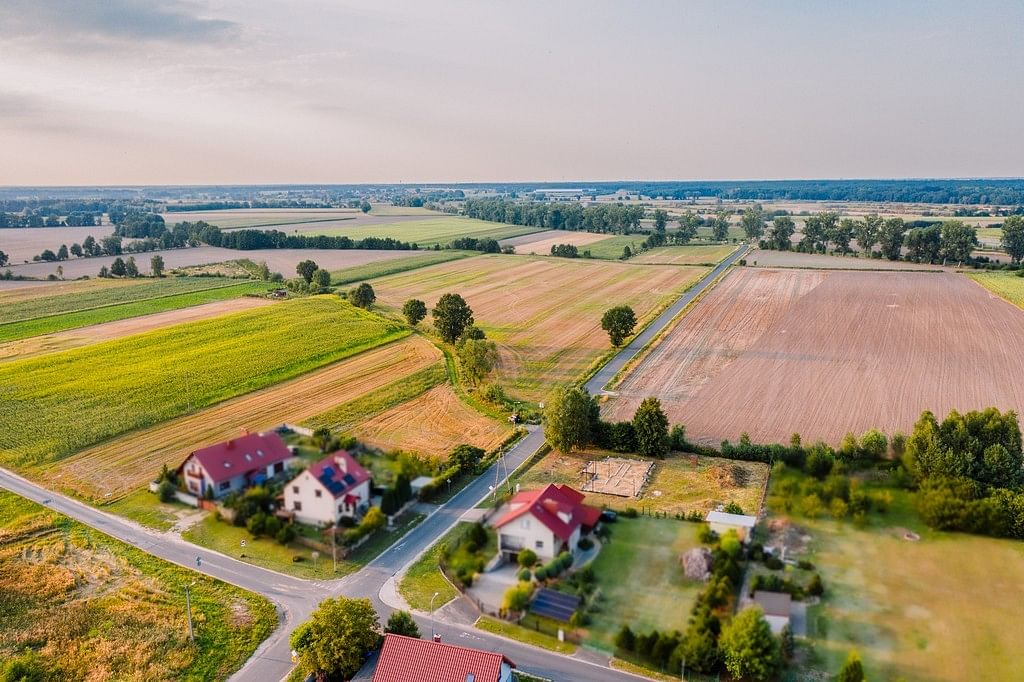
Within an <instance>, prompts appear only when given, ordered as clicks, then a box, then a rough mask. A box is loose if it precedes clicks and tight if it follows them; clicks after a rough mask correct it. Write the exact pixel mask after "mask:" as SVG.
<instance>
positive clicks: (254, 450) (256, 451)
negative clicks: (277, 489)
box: [178, 431, 292, 499]
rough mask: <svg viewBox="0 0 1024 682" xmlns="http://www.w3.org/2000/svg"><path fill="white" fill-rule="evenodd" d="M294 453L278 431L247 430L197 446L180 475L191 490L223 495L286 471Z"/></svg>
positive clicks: (181, 467) (205, 493)
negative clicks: (228, 437)
mask: <svg viewBox="0 0 1024 682" xmlns="http://www.w3.org/2000/svg"><path fill="white" fill-rule="evenodd" d="M291 457H292V453H291V451H289V450H288V446H287V445H285V442H284V441H283V440H281V437H280V436H279V435H277V434H276V433H274V432H272V431H271V432H267V433H246V434H244V435H242V436H239V437H238V438H232V439H231V440H227V441H224V442H223V443H217V444H216V445H210V446H208V447H205V448H200V449H199V450H196V451H195V452H193V453H192V454H190V455H189V456H188V458H187V459H186V460H185V461H184V462H183V463H182V465H181V466H180V467H178V475H179V477H181V478H182V479H183V480H184V481H185V490H186V491H187V492H189V493H190V494H192V495H195V496H196V497H200V498H201V497H207V496H212V497H213V498H214V499H219V498H221V497H224V496H225V495H227V494H228V493H230V492H231V491H233V490H243V489H245V488H248V487H250V486H253V485H260V484H262V483H264V482H266V481H267V479H270V478H273V477H275V476H278V475H280V474H282V473H284V471H285V469H286V467H287V463H288V460H289V459H291ZM208 491H209V492H208Z"/></svg>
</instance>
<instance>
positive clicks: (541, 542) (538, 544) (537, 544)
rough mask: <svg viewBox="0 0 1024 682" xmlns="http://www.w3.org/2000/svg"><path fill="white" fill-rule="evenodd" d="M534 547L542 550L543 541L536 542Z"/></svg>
mask: <svg viewBox="0 0 1024 682" xmlns="http://www.w3.org/2000/svg"><path fill="white" fill-rule="evenodd" d="M536 547H537V549H544V541H543V540H537V542H536Z"/></svg>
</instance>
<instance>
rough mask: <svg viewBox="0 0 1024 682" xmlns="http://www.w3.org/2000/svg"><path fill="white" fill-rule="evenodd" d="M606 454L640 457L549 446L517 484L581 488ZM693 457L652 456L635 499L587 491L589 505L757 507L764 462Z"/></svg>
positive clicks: (672, 509) (678, 509) (671, 510)
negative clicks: (567, 450) (588, 468)
mask: <svg viewBox="0 0 1024 682" xmlns="http://www.w3.org/2000/svg"><path fill="white" fill-rule="evenodd" d="M605 457H620V458H626V459H639V458H636V457H633V456H631V455H623V454H619V453H613V452H605V451H600V450H589V451H583V452H573V453H571V454H568V455H563V454H562V453H560V452H557V451H554V450H552V451H551V452H550V453H548V454H547V455H545V456H544V459H542V460H540V461H539V462H537V463H536V464H534V465H533V466H531V467H530V468H529V469H527V470H526V471H525V472H523V474H522V476H520V477H518V479H517V480H516V483H517V484H518V485H520V486H522V488H523V489H525V490H532V489H534V488H541V487H543V486H545V485H547V484H549V483H560V484H565V485H569V486H572V487H574V488H576V489H580V487H581V486H582V482H583V478H582V475H581V472H582V471H583V469H584V467H586V466H587V463H588V462H593V461H595V460H603V459H604V458H605ZM694 457H696V456H694ZM696 460H697V465H696V467H695V466H694V465H693V464H692V461H691V456H689V455H681V454H672V455H669V457H668V458H666V459H664V460H654V469H653V470H652V472H651V476H650V478H649V480H648V483H647V486H646V487H645V488H644V489H643V491H642V493H641V494H640V497H639V498H634V497H620V496H618V495H606V494H600V493H594V492H587V493H586V495H587V504H592V505H595V506H598V507H609V508H612V509H619V510H621V509H625V508H627V507H633V508H634V509H640V508H645V509H648V510H650V511H654V512H664V513H667V514H669V515H675V514H677V513H686V512H690V511H699V512H702V513H703V512H708V511H711V510H712V509H714V507H715V505H716V504H728V503H729V502H736V503H737V504H739V505H740V506H741V507H742V508H743V510H744V511H748V512H750V513H754V512H755V511H756V509H757V506H758V504H760V501H761V492H762V490H763V489H764V484H765V481H766V480H767V478H768V465H766V464H760V463H758V462H740V461H735V460H728V459H721V458H718V457H696ZM592 466H593V465H592ZM597 466H600V465H597Z"/></svg>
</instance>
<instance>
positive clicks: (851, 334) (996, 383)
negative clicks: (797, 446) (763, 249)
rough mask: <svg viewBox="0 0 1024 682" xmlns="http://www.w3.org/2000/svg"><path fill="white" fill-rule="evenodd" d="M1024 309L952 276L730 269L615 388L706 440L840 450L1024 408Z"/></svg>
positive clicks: (616, 406)
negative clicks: (934, 421) (848, 442)
mask: <svg viewBox="0 0 1024 682" xmlns="http://www.w3.org/2000/svg"><path fill="white" fill-rule="evenodd" d="M1022 338H1024V312H1022V311H1020V310H1019V309H1017V308H1016V307H1014V306H1012V305H1010V304H1009V303H1007V302H1005V301H1003V300H1001V299H999V298H997V297H994V296H991V295H989V294H988V293H987V292H986V291H985V290H984V289H982V288H981V287H978V286H977V285H975V284H974V282H972V281H970V280H969V279H967V278H966V277H963V276H960V275H956V274H953V273H935V274H922V273H909V272H872V273H856V272H840V271H807V270H767V269H751V268H747V269H742V268H741V269H738V270H735V271H734V272H733V273H732V274H731V275H729V276H728V277H727V278H726V279H725V280H724V281H723V282H722V283H721V284H720V285H719V286H718V287H716V288H715V289H714V290H713V291H712V293H711V294H710V295H708V297H707V298H705V299H704V300H702V301H701V302H700V303H699V304H698V305H697V306H696V307H695V308H694V309H693V310H692V311H691V312H690V313H689V314H688V315H687V316H686V317H685V318H683V320H682V321H681V322H680V323H679V325H678V326H677V327H675V329H673V330H672V331H671V332H670V333H669V334H668V335H667V336H666V337H665V338H664V339H663V340H662V341H661V342H660V343H659V344H658V345H657V346H656V347H655V348H654V349H653V350H652V352H651V353H650V354H649V355H648V356H647V357H646V358H645V359H644V360H643V361H642V362H641V363H640V364H639V365H638V366H637V368H636V369H635V370H634V371H633V372H632V373H631V374H630V375H629V376H628V377H627V378H626V379H625V380H624V381H623V382H622V383H621V385H620V387H619V388H618V391H619V395H618V397H616V398H613V399H612V400H611V401H610V402H609V403H608V404H607V405H606V406H605V407H604V413H605V414H606V415H607V416H608V417H612V418H616V419H624V418H628V417H629V416H631V415H632V413H633V411H634V409H635V408H636V406H637V405H638V404H639V402H640V400H641V399H642V398H643V397H646V396H648V395H656V396H658V397H660V398H661V399H662V402H663V405H664V407H665V411H666V413H667V414H668V415H669V418H670V420H671V421H672V422H675V423H682V424H685V425H686V430H687V435H688V436H690V437H691V438H693V439H696V440H699V441H703V442H706V443H717V442H718V441H720V440H722V439H723V438H728V439H730V440H735V439H737V438H738V437H739V436H740V434H741V433H742V432H744V431H746V432H748V433H749V434H750V436H751V438H752V439H753V440H755V441H761V442H786V441H788V439H789V436H790V434H792V433H793V432H798V433H800V434H801V435H802V436H803V438H804V441H805V442H807V441H811V440H817V439H824V440H827V441H829V442H832V443H837V442H838V441H839V440H840V439H841V438H842V436H843V435H844V434H845V433H847V432H850V431H852V432H854V433H857V434H859V433H862V432H863V431H865V430H867V429H869V428H872V427H878V428H881V429H883V430H884V431H886V432H887V433H893V432H895V431H897V430H902V431H904V432H907V431H909V430H910V429H911V428H912V426H913V424H914V422H915V421H916V420H917V418H918V417H919V416H920V413H921V412H922V411H923V410H926V409H928V410H932V411H933V412H935V413H936V414H939V415H945V414H946V413H947V412H948V411H949V410H951V409H954V408H955V409H958V410H971V409H981V408H985V407H989V406H995V407H998V408H1000V409H1004V410H1005V409H1013V410H1017V411H1020V410H1021V408H1022V407H1024V354H1022V353H1020V339H1022Z"/></svg>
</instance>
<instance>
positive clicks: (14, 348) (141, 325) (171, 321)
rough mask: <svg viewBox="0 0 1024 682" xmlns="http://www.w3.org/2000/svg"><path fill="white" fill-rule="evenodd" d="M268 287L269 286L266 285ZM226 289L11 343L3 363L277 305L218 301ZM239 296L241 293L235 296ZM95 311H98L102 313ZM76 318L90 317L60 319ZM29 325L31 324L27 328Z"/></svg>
mask: <svg viewBox="0 0 1024 682" xmlns="http://www.w3.org/2000/svg"><path fill="white" fill-rule="evenodd" d="M264 288H266V287H265V285H264ZM226 289H227V290H225V289H213V290H210V291H204V292H199V293H197V294H185V295H182V296H172V297H170V299H172V300H173V299H187V300H188V303H184V302H183V301H174V302H177V303H182V304H183V305H190V306H191V307H187V308H184V307H182V308H178V309H172V310H167V311H166V312H162V313H151V314H145V315H141V316H140V317H129V318H127V319H123V320H117V319H115V321H113V322H101V323H99V324H92V325H90V326H85V327H77V328H75V329H70V330H68V331H61V332H55V333H52V334H50V333H47V334H44V335H42V336H31V337H28V338H22V339H20V340H18V341H9V342H7V343H0V361H3V360H12V359H23V358H27V357H31V356H34V355H42V354H44V353H55V352H57V351H62V350H69V349H71V348H78V347H80V346H87V345H89V344H91V343H97V342H99V341H110V340H111V339H119V338H122V337H124V336H131V335H133V334H142V333H144V332H148V331H153V330H154V329H161V328H163V327H170V326H172V325H175V324H183V323H185V322H196V321H198V320H205V319H208V318H211V317H218V316H220V315H226V314H228V313H237V312H240V311H243V310H250V309H252V308H260V307H263V306H268V305H273V304H274V301H273V300H272V299H269V298H260V297H255V296H242V297H240V298H228V299H226V300H218V298H221V296H217V294H221V295H223V294H231V293H233V292H232V291H231V288H230V287H228V288H226ZM235 295H236V296H238V294H237V293H236V294H235ZM210 299H212V300H213V301H214V302H213V303H201V302H200V301H203V300H210ZM158 302H171V301H169V300H168V299H158ZM141 307H142V306H141V305H131V304H129V305H128V306H116V307H115V308H114V309H113V312H122V313H124V312H129V310H121V308H128V309H130V310H132V311H134V310H138V309H139V308H141ZM101 311H103V312H108V311H111V309H109V308H103V309H101ZM101 311H95V312H101ZM75 317H86V314H84V313H80V314H76V313H65V314H64V315H61V316H60V318H62V319H66V318H75ZM51 319H53V318H44V320H38V321H37V322H43V321H47V322H48V321H50V320H51ZM22 326H23V325H21V324H13V325H8V327H12V328H16V327H22ZM25 326H27V325H25ZM4 329H5V327H3V326H0V338H3V334H2V332H3V331H4Z"/></svg>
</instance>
